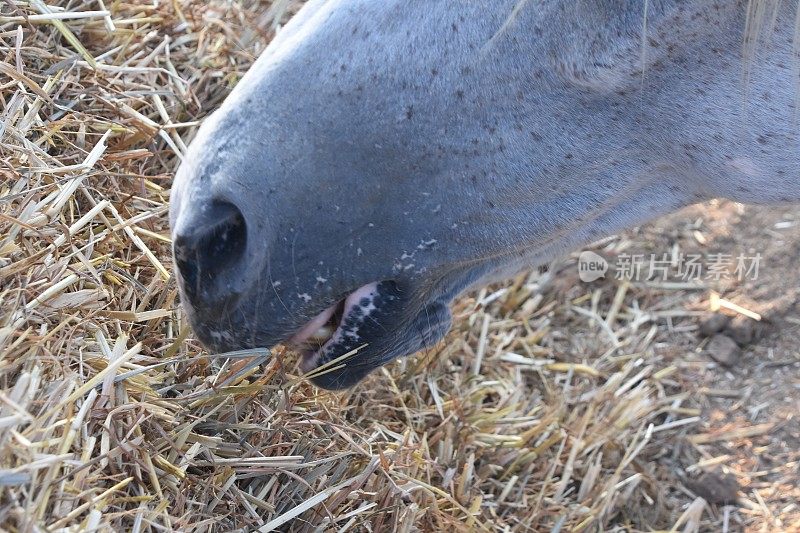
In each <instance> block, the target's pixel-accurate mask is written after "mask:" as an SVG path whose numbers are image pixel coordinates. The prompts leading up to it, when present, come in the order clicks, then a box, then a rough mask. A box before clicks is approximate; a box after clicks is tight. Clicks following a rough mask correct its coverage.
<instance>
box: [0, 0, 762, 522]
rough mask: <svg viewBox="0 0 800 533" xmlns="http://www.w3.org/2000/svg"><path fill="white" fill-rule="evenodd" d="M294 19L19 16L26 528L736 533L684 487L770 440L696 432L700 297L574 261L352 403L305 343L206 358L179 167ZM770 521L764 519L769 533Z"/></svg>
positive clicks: (10, 330)
mask: <svg viewBox="0 0 800 533" xmlns="http://www.w3.org/2000/svg"><path fill="white" fill-rule="evenodd" d="M286 4H287V3H286V2H283V5H281V6H278V9H276V10H272V11H270V10H269V7H270V6H269V4H268V3H254V2H211V3H206V2H203V1H199V0H184V1H181V2H178V1H173V2H153V3H149V2H147V3H145V2H128V3H126V2H121V1H115V0H105V3H104V2H103V0H96V1H88V0H87V1H70V2H62V3H61V5H62V7H59V8H57V7H50V8H47V7H45V5H44V4H43V3H42V2H39V1H36V0H34V1H31V2H26V1H16V0H15V1H7V2H4V3H3V4H2V7H1V8H0V9H1V10H2V11H1V12H2V19H0V23H1V24H0V39H1V40H0V48H1V49H2V54H3V63H2V64H0V71H2V72H0V83H2V86H1V87H0V89H1V90H2V93H1V97H2V101H1V102H0V104H2V110H1V113H2V114H1V115H0V150H1V152H0V157H1V158H2V162H3V164H2V170H1V171H0V172H2V178H0V180H2V181H0V196H1V197H2V199H0V390H1V391H0V411H1V412H0V487H2V496H1V497H0V525H2V528H3V529H5V530H9V531H55V530H60V529H69V530H82V531H84V530H85V531H90V530H95V529H97V530H103V531H106V530H119V531H169V530H182V531H187V530H195V531H206V530H208V531H211V530H218V531H229V530H236V529H238V530H252V529H258V528H261V529H262V530H269V529H271V528H281V529H286V528H287V527H288V528H290V529H292V530H298V531H300V530H303V531H315V530H318V531H323V530H331V531H333V530H337V531H389V530H394V531H414V530H426V531H434V530H437V531H438V530H444V529H451V530H455V531H495V530H496V531H596V530H601V529H603V530H613V529H615V528H616V529H617V530H626V531H633V530H649V529H650V528H664V529H669V528H673V529H674V530H678V531H681V530H685V531H697V530H700V529H717V528H721V527H722V524H723V523H725V524H728V523H731V520H730V516H731V508H730V507H720V506H716V505H712V504H709V503H707V502H706V501H705V500H704V499H703V498H701V497H699V496H697V495H696V494H695V493H693V492H692V491H691V490H690V489H689V488H687V487H686V484H685V482H686V481H687V478H686V476H688V475H690V474H691V472H692V470H694V471H696V472H699V471H703V470H705V469H715V468H718V467H719V466H720V464H722V463H723V462H724V461H721V460H719V458H715V457H714V456H713V454H712V453H711V452H710V451H709V450H707V449H705V448H704V446H705V444H706V443H707V442H709V441H714V440H717V439H733V438H735V437H737V436H743V435H744V436H749V437H754V438H757V436H758V435H760V434H763V433H766V432H768V431H769V429H770V427H763V426H752V427H746V428H743V429H734V431H740V432H742V431H743V432H744V433H742V435H737V434H734V435H727V434H723V435H710V436H709V435H700V436H694V437H691V438H688V437H687V436H688V435H691V434H693V433H698V432H699V428H698V427H697V423H698V420H699V415H700V410H699V409H698V406H697V404H696V403H693V401H692V400H691V398H690V397H691V395H692V393H691V383H687V382H685V381H684V380H683V378H679V376H682V375H683V374H682V373H681V372H682V369H679V368H678V367H677V366H671V365H669V363H668V361H665V360H664V358H663V357H662V356H663V353H664V351H663V349H662V348H663V345H659V344H658V341H659V339H661V340H663V336H664V333H663V332H662V331H661V330H660V329H659V327H658V326H659V324H663V323H664V321H665V320H669V321H672V320H679V319H680V318H681V317H685V316H691V315H693V314H696V313H695V312H694V311H687V310H686V308H685V306H684V305H683V299H684V298H685V293H684V292H674V291H673V290H671V289H672V288H669V287H661V288H660V289H659V288H655V289H654V288H653V287H652V286H645V285H636V284H633V285H631V284H626V283H614V282H613V281H612V282H610V283H607V284H604V285H600V287H601V288H597V287H598V286H597V285H595V286H590V285H581V284H579V283H577V282H576V281H575V276H574V273H573V274H572V275H571V276H568V275H565V274H564V273H565V272H566V271H567V270H569V272H573V269H574V267H573V268H572V269H567V268H566V267H558V266H556V267H554V268H553V269H552V270H551V271H550V272H549V273H538V272H537V273H534V274H531V275H529V276H523V277H521V278H519V279H517V280H515V281H514V282H512V283H511V284H509V285H507V286H504V287H496V288H494V289H487V290H484V291H483V292H481V293H480V294H478V295H476V296H474V297H472V298H468V299H465V300H463V301H461V302H460V303H459V304H458V306H457V309H456V314H457V315H458V317H460V318H458V319H457V320H456V327H455V328H454V331H453V332H452V334H451V335H449V337H448V339H447V341H446V342H444V343H442V344H441V345H440V346H438V347H437V348H435V349H433V350H431V351H429V352H427V353H424V354H420V355H418V356H416V357H413V358H409V359H407V360H405V361H402V362H399V363H397V364H394V365H391V367H389V368H388V369H385V370H383V371H382V372H377V373H376V374H375V375H374V376H371V377H370V378H369V379H368V380H367V381H366V382H364V383H363V384H361V385H360V386H358V387H357V388H355V389H354V390H352V391H349V392H346V393H339V394H333V393H326V392H324V391H320V390H317V389H315V388H314V387H313V386H311V385H310V384H308V383H307V382H306V381H304V380H302V379H301V378H300V377H299V376H298V371H297V368H296V365H295V358H294V356H293V355H292V354H288V353H284V352H283V350H282V349H277V350H276V351H275V353H274V354H273V355H274V357H267V356H266V354H264V353H262V352H251V353H245V354H238V355H236V356H234V357H220V356H209V355H208V354H207V353H205V352H204V351H203V350H202V349H201V347H200V346H199V345H198V344H197V343H196V342H195V341H193V340H192V334H191V332H190V330H189V329H188V328H187V326H186V325H185V322H184V319H183V316H182V313H181V311H180V309H179V307H178V301H177V293H176V287H175V282H174V280H173V279H172V276H171V269H172V265H171V260H170V253H169V238H168V223H167V216H166V213H167V200H168V196H169V187H170V179H171V172H172V171H173V170H174V168H175V166H176V164H177V159H178V156H177V154H180V153H182V152H183V151H184V150H185V146H186V144H187V143H188V141H189V140H190V139H191V137H192V135H193V133H194V131H195V129H196V125H197V121H198V120H199V119H201V118H202V117H203V116H205V115H206V114H207V113H208V112H210V111H211V110H213V109H214V108H215V107H216V106H217V105H218V104H219V103H220V101H221V100H222V98H223V97H224V96H225V94H226V93H227V92H228V91H229V90H230V88H231V87H232V85H234V84H235V82H236V81H237V80H238V79H239V78H240V76H241V75H242V73H243V72H244V71H245V70H246V69H247V67H248V66H249V65H250V64H251V62H252V61H253V59H254V58H255V57H256V56H257V53H258V52H259V51H260V50H261V49H263V46H264V44H265V43H266V42H267V41H268V39H269V38H270V37H271V35H272V31H273V28H272V25H271V21H272V20H273V16H274V15H276V14H277V15H281V14H282V15H283V16H284V17H285V16H286V15H287V13H290V12H291V10H292V9H294V8H295V7H296V6H294V5H293V4H292V5H291V6H288V7H289V11H288V12H287V13H284V12H283V10H284V9H285V8H286V7H287V6H286ZM609 243H612V241H609ZM612 244H613V243H612ZM607 245H611V244H608V243H607ZM565 276H566V280H567V281H568V282H569V283H564V277H565ZM723 459H724V458H723ZM697 461H700V462H699V463H697V464H695V463H696V462H697ZM687 466H690V468H688V471H687V469H686V467H687ZM745 500H746V499H745ZM746 501H747V502H750V501H749V500H746ZM740 503H741V502H740ZM749 504H750V507H753V508H755V509H756V511H754V513H755V514H754V515H753V516H754V517H755V518H752V517H751V518H748V516H747V515H746V514H745V515H744V518H741V517H740V519H739V520H740V522H743V523H758V520H759V515H758V512H757V511H758V509H759V503H758V502H756V503H752V502H750V503H749ZM744 509H745V510H747V509H748V505H744ZM753 520H755V521H753ZM748 521H749V522H748Z"/></svg>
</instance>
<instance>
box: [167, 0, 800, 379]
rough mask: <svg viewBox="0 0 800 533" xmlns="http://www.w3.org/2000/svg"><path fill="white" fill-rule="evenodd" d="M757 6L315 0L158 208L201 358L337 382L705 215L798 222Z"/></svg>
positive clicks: (778, 36)
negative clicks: (721, 201)
mask: <svg viewBox="0 0 800 533" xmlns="http://www.w3.org/2000/svg"><path fill="white" fill-rule="evenodd" d="M789 3H790V2H783V3H781V2H777V1H776V0H750V1H749V2H740V1H737V0H718V1H716V2H711V1H709V0H682V1H679V0H649V1H645V0H536V1H527V0H522V1H520V0H491V1H489V0H484V1H478V0H381V1H376V0H328V1H322V0H312V1H311V2H309V3H308V4H307V5H306V6H305V7H304V8H303V9H302V10H301V11H300V12H299V13H298V14H297V15H296V16H295V17H294V19H293V20H292V21H291V22H290V23H289V24H288V25H287V26H286V27H285V28H284V29H283V30H281V31H280V32H279V34H278V36H277V37H276V39H275V40H274V41H273V42H272V43H271V44H270V46H269V47H268V48H267V49H266V51H265V52H264V53H263V55H262V56H261V57H260V58H259V59H258V61H257V62H256V64H255V65H254V66H253V67H252V69H251V70H250V71H249V72H248V73H247V74H246V75H245V76H244V78H243V79H242V80H241V82H240V83H239V84H238V86H237V87H236V88H235V90H234V91H233V92H232V94H231V95H230V96H229V97H228V99H227V100H226V101H225V103H224V104H223V105H222V107H221V108H220V109H219V110H218V111H216V112H215V113H214V114H213V115H212V116H211V117H210V118H209V119H208V120H206V121H205V123H204V124H203V126H202V127H201V128H200V130H199V132H198V134H197V137H196V138H195V139H194V141H193V142H192V144H191V147H190V150H189V153H188V155H187V157H186V160H185V162H184V163H183V164H182V165H181V167H180V169H179V171H178V173H177V176H176V178H175V183H174V186H173V189H172V209H171V212H170V220H171V224H172V235H173V239H174V255H175V261H176V265H177V267H178V273H179V282H180V286H181V290H182V295H183V305H184V306H185V308H186V310H187V313H188V315H189V317H190V320H191V323H192V324H193V326H194V329H195V331H196V333H197V335H198V337H199V338H200V339H201V340H202V342H203V343H204V344H206V345H207V346H208V347H209V348H210V349H212V350H216V351H228V350H234V349H243V348H252V347H265V346H266V347H269V346H272V345H275V344H277V343H279V342H282V341H289V342H291V343H293V344H295V345H297V346H299V347H300V350H301V351H302V353H303V362H302V367H303V368H304V369H305V370H307V371H308V370H311V369H314V368H318V367H319V366H320V365H324V364H326V363H329V362H330V361H332V360H334V359H336V358H339V357H341V356H343V355H345V354H348V353H350V352H354V353H352V354H351V356H350V357H349V358H347V359H346V360H345V366H344V367H343V368H339V369H337V370H334V371H332V372H328V373H325V374H323V375H321V376H318V377H316V378H314V381H315V382H316V383H317V384H318V385H320V386H322V387H325V388H332V389H336V388H343V387H348V386H350V385H353V384H354V383H356V382H357V381H358V380H360V379H361V378H363V377H364V376H365V375H366V374H367V373H368V372H370V371H371V370H373V369H375V368H377V367H379V366H380V365H383V364H385V363H387V362H388V361H391V360H392V359H394V358H396V357H400V356H404V355H407V354H410V353H413V352H415V351H417V350H420V349H422V348H424V347H427V346H430V345H431V344H433V343H435V342H437V341H438V340H439V339H441V338H442V336H443V335H444V334H445V333H446V332H447V330H448V328H449V327H450V321H451V316H450V312H449V309H448V306H449V304H450V303H451V302H452V301H453V299H454V298H455V297H456V296H457V295H458V294H460V293H461V292H463V291H464V290H466V289H468V288H470V287H474V286H476V285H479V284H485V283H487V282H489V281H492V280H496V279H499V278H503V277H506V276H509V275H512V274H514V273H517V272H519V271H520V270H522V269H525V268H528V267H530V266H531V265H536V264H540V263H542V262H545V261H548V260H550V259H551V258H553V257H554V256H557V255H559V254H562V253H564V252H566V251H569V250H572V249H575V248H578V247H580V246H582V245H585V244H586V243H590V242H592V241H594V240H596V239H599V238H601V237H603V236H607V235H609V234H612V233H614V232H617V231H619V230H622V229H624V228H627V227H630V226H633V225H636V224H640V223H642V222H645V221H647V220H649V219H652V218H654V217H656V216H659V215H662V214H665V213H668V212H670V211H673V210H676V209H679V208H681V207H683V206H686V205H688V204H692V203H695V202H701V201H704V200H707V199H710V198H714V197H725V198H730V199H734V200H736V201H741V202H748V203H779V202H800V177H799V176H800V153H799V152H798V140H799V139H798V122H797V121H796V119H797V118H798V117H797V116H796V107H795V105H796V103H797V101H798V99H797V96H798V92H797V85H798V84H797V80H798V69H797V64H798V53H797V47H796V45H795V43H796V39H795V37H794V34H795V26H796V24H797V23H796V20H800V19H796V12H795V9H794V8H791V9H790V6H788V5H787V4H789Z"/></svg>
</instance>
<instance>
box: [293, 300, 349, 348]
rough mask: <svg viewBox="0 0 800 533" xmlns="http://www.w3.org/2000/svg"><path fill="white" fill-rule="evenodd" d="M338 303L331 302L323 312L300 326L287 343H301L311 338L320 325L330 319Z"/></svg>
mask: <svg viewBox="0 0 800 533" xmlns="http://www.w3.org/2000/svg"><path fill="white" fill-rule="evenodd" d="M338 305H339V304H338V303H335V304H333V305H332V306H330V307H328V308H327V309H325V310H324V311H323V312H321V313H320V314H318V315H317V316H315V317H314V318H312V319H311V320H310V321H309V322H308V323H307V324H306V325H305V326H303V327H302V328H300V330H299V331H297V333H295V334H294V335H292V336H291V337H290V338H289V344H293V345H296V344H303V343H304V342H305V341H307V340H308V339H310V338H311V336H312V335H314V333H315V332H316V331H317V330H318V329H319V328H321V327H323V326H324V325H325V324H326V323H327V322H328V320H330V319H331V317H332V316H333V313H334V311H336V307H337V306H338Z"/></svg>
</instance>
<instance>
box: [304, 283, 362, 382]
mask: <svg viewBox="0 0 800 533" xmlns="http://www.w3.org/2000/svg"><path fill="white" fill-rule="evenodd" d="M377 289H378V284H377V283H374V282H373V283H368V284H366V285H364V286H363V287H361V288H359V289H356V290H355V291H354V292H352V293H351V294H350V296H348V297H347V299H345V301H344V312H343V313H342V321H344V319H345V318H346V317H347V315H348V314H350V311H351V310H352V309H353V308H354V307H356V306H357V305H359V303H360V302H361V300H362V299H363V298H370V297H374V296H375V293H376V291H377ZM335 310H336V305H332V306H330V307H329V308H327V309H326V310H324V311H323V312H321V313H320V314H318V315H317V316H316V317H314V318H313V319H312V320H311V322H309V323H308V324H306V325H305V326H303V328H302V329H301V330H300V331H298V332H297V333H295V334H294V335H293V336H292V338H291V339H289V342H290V343H291V344H301V343H303V341H306V340H308V339H309V338H310V337H311V336H312V335H313V334H314V333H315V332H316V331H317V330H318V329H319V328H321V327H322V326H324V325H325V324H326V323H327V322H328V320H330V318H331V316H332V315H333V313H334V311H335ZM338 326H341V322H340V323H339V324H337V330H336V331H334V332H333V335H331V338H330V339H328V341H327V342H325V344H323V345H322V347H321V348H320V349H319V350H317V351H316V352H314V353H313V354H311V355H310V356H307V357H305V358H303V361H301V363H300V367H301V368H302V369H303V371H304V372H308V371H309V370H311V369H312V368H314V367H315V366H316V362H317V359H318V358H319V355H320V354H321V353H322V351H323V350H324V349H325V348H326V347H327V346H328V345H329V344H330V343H331V342H332V341H334V340H335V339H336V337H337V333H338Z"/></svg>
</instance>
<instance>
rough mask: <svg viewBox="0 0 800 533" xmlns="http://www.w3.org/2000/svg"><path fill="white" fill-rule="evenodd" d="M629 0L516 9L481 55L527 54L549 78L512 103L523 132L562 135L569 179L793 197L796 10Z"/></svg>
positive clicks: (689, 197) (685, 197) (763, 198)
mask: <svg viewBox="0 0 800 533" xmlns="http://www.w3.org/2000/svg"><path fill="white" fill-rule="evenodd" d="M626 4H627V5H626V6H625V8H619V7H618V6H619V2H611V1H608V2H604V1H599V2H585V1H572V0H570V1H566V2H545V3H543V4H541V7H538V8H537V7H534V6H533V4H532V3H531V5H522V6H521V7H518V9H517V10H516V11H512V14H511V15H510V16H509V18H507V19H506V21H505V22H504V23H503V24H502V25H501V26H500V30H499V31H498V32H497V33H496V34H495V36H493V37H492V39H491V40H490V42H489V44H488V47H487V49H488V51H486V50H484V51H483V53H485V54H487V55H492V54H495V57H502V56H503V55H505V54H508V57H510V58H511V61H514V62H517V63H520V62H523V61H525V60H526V57H533V58H535V59H533V63H529V68H530V69H533V70H540V71H541V72H544V73H545V75H544V76H543V78H547V77H549V82H548V83H549V86H548V87H549V92H548V94H547V98H548V100H549V102H546V103H543V102H542V101H541V99H540V100H539V101H534V100H536V99H532V100H531V102H530V104H528V109H527V110H522V111H521V112H520V111H519V106H516V109H517V114H518V115H527V116H528V120H527V125H528V126H529V127H532V128H537V127H538V126H539V124H541V123H542V122H543V121H544V120H546V121H547V122H549V123H550V124H551V125H552V124H556V125H558V127H557V128H555V130H556V131H561V132H563V133H564V135H563V136H562V137H561V138H560V139H559V135H558V134H556V135H555V136H554V138H555V139H557V140H558V141H559V142H556V143H551V145H552V144H561V145H566V146H567V151H569V152H570V154H571V155H572V157H569V161H564V162H562V163H561V167H562V169H563V170H568V171H570V172H571V176H570V177H568V178H567V182H568V183H570V185H572V186H576V187H580V186H582V185H583V186H586V185H587V181H586V180H589V181H588V186H590V187H591V186H596V184H598V183H599V184H601V185H602V186H605V187H607V189H608V190H614V189H615V188H617V186H616V185H615V182H621V183H629V182H632V183H631V185H630V186H632V187H633V188H634V189H636V190H639V189H640V188H647V187H651V188H652V189H653V190H654V191H655V190H658V189H659V187H654V183H656V182H659V183H662V184H663V183H665V182H667V183H668V184H669V188H670V189H675V193H674V196H675V198H672V199H670V201H669V203H672V201H674V202H676V203H692V202H694V201H698V200H703V199H706V198H711V197H727V198H731V199H734V200H737V201H742V202H747V203H773V202H798V201H800V179H798V178H797V176H798V175H800V161H799V160H798V158H797V153H798V148H800V139H799V138H798V134H797V117H796V112H795V108H796V101H797V95H798V91H797V81H796V80H797V79H798V70H797V68H796V67H797V64H798V62H797V60H796V58H795V57H794V43H795V36H794V23H795V8H794V7H793V6H789V5H788V4H790V3H787V2H784V3H783V4H784V5H783V6H782V7H778V8H776V10H774V11H771V10H770V9H769V8H766V9H762V10H761V11H760V12H758V13H756V15H757V16H760V17H761V18H760V19H758V20H755V19H754V18H753V16H754V15H753V13H752V12H751V13H749V14H748V13H747V8H746V6H745V5H744V3H741V2H730V3H729V4H726V5H722V6H713V5H711V4H710V3H708V2H706V1H704V0H703V1H697V2H679V1H666V0H665V1H650V2H649V3H648V4H647V12H646V13H645V3H644V2H627V3H626ZM753 4H757V5H764V2H759V1H757V0H756V1H755V2H753V3H751V8H752V5H753ZM516 5H517V6H520V4H516ZM770 5H773V4H771V3H770ZM775 5H777V4H775ZM615 6H616V7H615ZM645 15H646V16H645ZM765 21H766V22H765ZM754 27H755V29H754ZM746 32H749V33H748V34H747V35H746ZM758 32H761V34H760V38H759V37H758V35H759V34H758ZM532 37H533V38H532ZM745 39H747V42H745V41H744V40H745ZM515 54H516V57H515ZM542 57H544V58H546V59H545V60H544V62H543V61H542V59H541V58H542ZM498 68H503V65H502V61H501V62H500V66H499V67H498ZM540 79H541V78H540ZM518 81H519V80H518ZM525 85H527V86H528V88H530V89H531V90H536V89H537V87H536V86H535V85H533V84H531V83H530V82H528V83H527V84H526V83H524V82H523V83H521V87H524V86H525ZM547 107H550V108H552V109H555V110H556V111H555V112H552V111H548V109H547ZM540 129H541V128H540ZM549 130H550V131H553V130H554V128H552V127H551V128H549ZM570 141H571V142H570ZM551 150H552V148H551ZM557 150H558V149H556V151H557ZM576 152H578V153H577V154H576ZM580 152H583V154H582V155H584V157H583V158H581V157H580V155H581V154H580ZM599 154H602V155H601V156H600V157H598V155H599ZM530 156H531V157H532V158H536V159H538V160H541V151H539V152H538V153H536V151H533V152H532V153H531V154H530ZM575 156H577V157H575ZM559 157H566V155H565V154H564V153H563V151H562V153H560V154H558V153H556V154H551V156H550V157H549V158H548V159H550V160H553V159H557V158H559ZM588 162H591V168H590V170H587V168H588V167H587V163H588ZM550 170H552V168H551V169H550ZM625 174H626V175H625ZM550 175H551V176H552V175H553V174H552V173H551V174H550ZM543 179H544V180H547V179H551V178H547V177H544V178H543ZM659 194H661V192H659ZM645 203H646V202H645ZM643 205H644V203H643Z"/></svg>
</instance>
